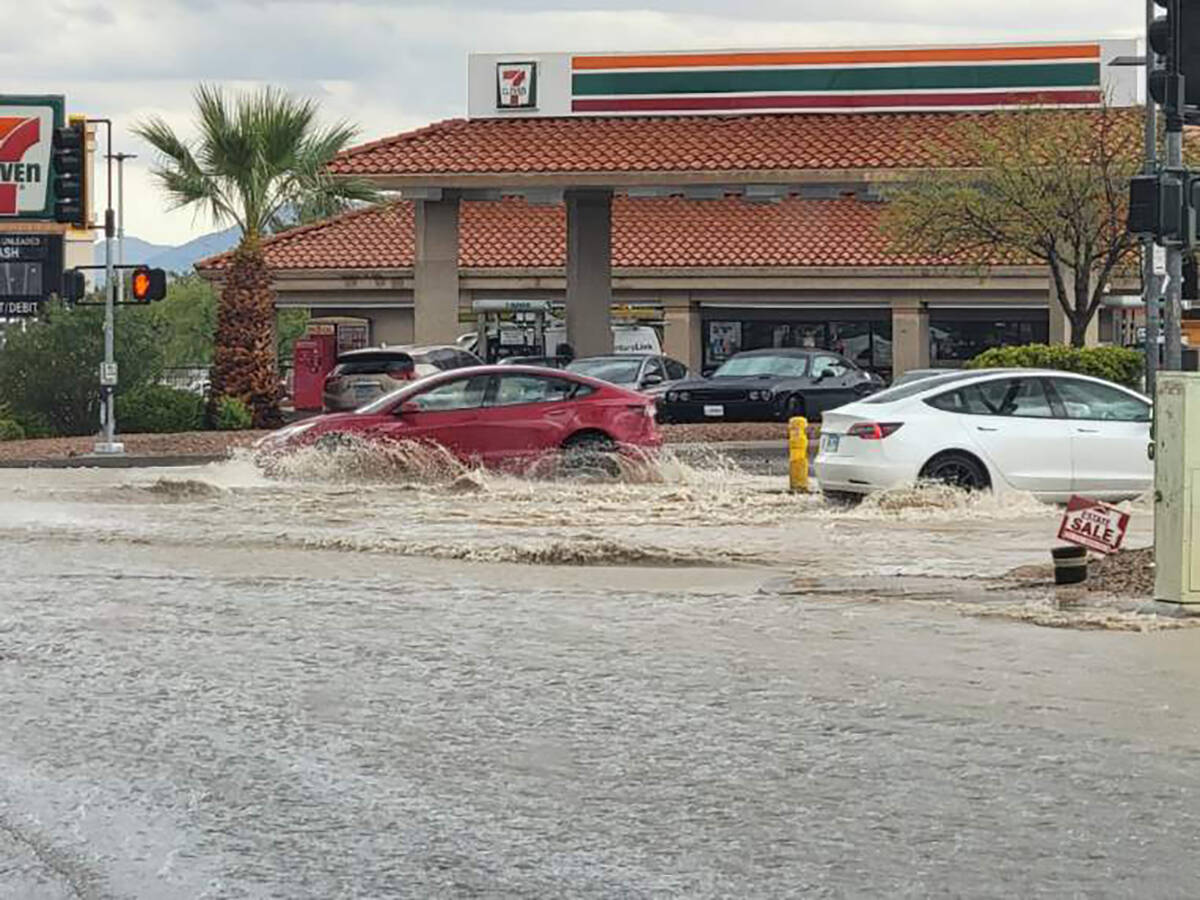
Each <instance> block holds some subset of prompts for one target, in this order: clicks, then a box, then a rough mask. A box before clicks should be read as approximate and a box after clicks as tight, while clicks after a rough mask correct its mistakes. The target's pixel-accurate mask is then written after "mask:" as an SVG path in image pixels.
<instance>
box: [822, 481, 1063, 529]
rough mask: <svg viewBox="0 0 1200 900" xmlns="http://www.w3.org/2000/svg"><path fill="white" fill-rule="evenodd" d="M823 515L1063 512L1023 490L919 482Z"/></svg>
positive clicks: (945, 518)
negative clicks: (967, 489) (976, 489)
mask: <svg viewBox="0 0 1200 900" xmlns="http://www.w3.org/2000/svg"><path fill="white" fill-rule="evenodd" d="M823 514H824V515H826V516H829V517H832V518H839V519H850V520H868V521H869V520H888V519H899V520H904V521H920V522H949V521H955V520H963V519H967V518H970V519H997V520H1004V519H1030V518H1032V519H1043V518H1044V519H1050V518H1054V517H1056V516H1059V515H1061V511H1060V510H1059V509H1057V508H1056V507H1055V506H1054V505H1052V504H1049V503H1043V502H1042V501H1040V500H1038V499H1037V498H1036V497H1034V496H1033V495H1032V494H1028V493H1025V492H1023V491H965V490H962V489H961V488H956V487H952V486H950V485H947V484H942V483H940V482H918V483H917V484H913V485H906V486H903V487H897V488H892V489H890V490H886V491H878V492H876V493H874V494H868V495H867V496H866V497H865V498H864V499H863V501H862V502H861V503H860V504H858V505H857V506H831V507H827V508H826V509H825V510H824V513H823Z"/></svg>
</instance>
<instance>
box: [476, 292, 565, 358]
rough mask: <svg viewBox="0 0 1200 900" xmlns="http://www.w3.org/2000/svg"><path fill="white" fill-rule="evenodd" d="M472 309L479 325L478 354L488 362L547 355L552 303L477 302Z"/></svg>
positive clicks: (537, 301) (527, 301)
mask: <svg viewBox="0 0 1200 900" xmlns="http://www.w3.org/2000/svg"><path fill="white" fill-rule="evenodd" d="M471 309H472V311H473V312H474V313H475V321H476V326H475V327H476V333H477V337H476V345H475V346H476V351H475V353H476V355H477V356H478V357H479V358H480V359H482V360H483V361H484V362H487V363H494V362H497V361H498V360H500V359H503V358H504V357H506V356H545V355H547V353H546V323H547V319H548V318H549V317H550V315H551V304H550V301H549V300H476V301H474V302H473V303H472V304H471ZM518 338H519V340H518Z"/></svg>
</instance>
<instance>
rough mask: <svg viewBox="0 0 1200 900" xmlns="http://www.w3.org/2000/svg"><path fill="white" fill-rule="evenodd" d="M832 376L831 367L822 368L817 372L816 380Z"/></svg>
mask: <svg viewBox="0 0 1200 900" xmlns="http://www.w3.org/2000/svg"><path fill="white" fill-rule="evenodd" d="M832 377H833V369H822V370H821V371H820V372H818V373H817V381H824V380H825V379H826V378H832Z"/></svg>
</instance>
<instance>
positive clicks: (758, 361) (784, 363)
mask: <svg viewBox="0 0 1200 900" xmlns="http://www.w3.org/2000/svg"><path fill="white" fill-rule="evenodd" d="M807 371H808V357H807V356H735V357H734V358H733V359H731V360H729V361H728V362H726V363H725V364H724V365H722V366H721V368H719V369H717V371H715V372H713V374H712V377H713V378H736V377H745V376H747V375H750V376H753V375H783V376H789V377H795V376H802V375H804V374H805V373H806V372H807Z"/></svg>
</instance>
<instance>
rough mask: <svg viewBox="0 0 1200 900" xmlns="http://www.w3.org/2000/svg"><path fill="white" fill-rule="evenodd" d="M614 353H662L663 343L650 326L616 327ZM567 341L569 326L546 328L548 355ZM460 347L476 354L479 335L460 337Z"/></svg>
mask: <svg viewBox="0 0 1200 900" xmlns="http://www.w3.org/2000/svg"><path fill="white" fill-rule="evenodd" d="M612 333H613V353H662V341H660V340H659V338H658V330H657V329H656V328H654V327H652V326H650V325H614V326H613V327H612ZM566 340H567V326H566V325H565V324H563V323H561V322H555V323H552V324H551V325H550V326H549V327H547V328H546V345H545V346H546V354H547V355H550V356H552V355H554V351H555V350H556V349H557V348H558V345H559V344H562V343H565V342H566ZM457 343H458V346H459V347H460V348H462V349H463V350H470V351H471V352H472V353H474V352H475V346H476V344H478V343H479V335H478V334H477V333H476V332H474V331H470V332H467V333H466V334H462V335H459V337H458V341H457Z"/></svg>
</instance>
